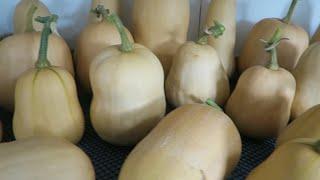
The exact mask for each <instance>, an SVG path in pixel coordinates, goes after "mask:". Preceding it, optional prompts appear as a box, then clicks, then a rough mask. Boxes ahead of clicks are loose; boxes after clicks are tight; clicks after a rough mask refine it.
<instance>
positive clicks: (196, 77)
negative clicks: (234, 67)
mask: <svg viewBox="0 0 320 180" xmlns="http://www.w3.org/2000/svg"><path fill="white" fill-rule="evenodd" d="M224 30H225V28H224V26H223V25H222V24H220V23H219V22H215V25H214V26H212V27H209V28H208V29H206V30H204V31H205V32H204V35H203V36H201V37H200V38H199V40H198V41H197V42H186V43H184V44H183V45H182V46H181V47H180V48H179V50H178V51H177V54H176V55H175V57H174V59H173V64H172V67H171V69H170V72H169V75H168V77H167V79H166V86H165V88H166V95H167V99H168V101H169V103H170V104H172V105H174V106H175V107H178V106H181V105H184V104H189V103H199V102H204V101H206V100H207V99H209V98H210V99H213V100H214V101H216V102H217V103H218V104H219V105H224V103H225V102H226V101H227V99H228V97H229V95H230V88H229V79H228V76H227V74H226V72H225V71H224V68H223V66H222V64H221V62H220V58H219V57H218V53H217V52H216V50H215V49H214V48H212V47H211V46H209V45H208V38H209V37H210V36H215V38H219V36H221V35H222V34H223V32H224Z"/></svg>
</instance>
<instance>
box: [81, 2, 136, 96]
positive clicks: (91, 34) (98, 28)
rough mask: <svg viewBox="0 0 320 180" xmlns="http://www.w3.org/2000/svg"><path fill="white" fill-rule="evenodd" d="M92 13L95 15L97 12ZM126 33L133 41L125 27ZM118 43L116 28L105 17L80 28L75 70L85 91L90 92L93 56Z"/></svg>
mask: <svg viewBox="0 0 320 180" xmlns="http://www.w3.org/2000/svg"><path fill="white" fill-rule="evenodd" d="M106 7H108V6H106ZM95 8H97V7H95ZM92 14H95V15H97V14H98V12H96V13H92ZM126 33H127V36H128V38H129V40H130V41H131V42H133V38H132V35H131V34H130V32H129V31H128V30H127V29H126ZM120 43H121V39H120V35H119V33H118V31H117V28H116V27H115V26H114V25H113V24H112V23H111V22H109V21H108V20H106V19H103V18H101V19H100V21H96V22H95V23H91V24H88V25H87V26H86V27H85V28H84V29H83V30H82V32H81V34H80V36H79V37H78V41H77V47H76V70H77V76H78V79H79V81H80V84H81V85H82V87H83V88H84V89H85V91H86V92H91V87H90V80H89V69H90V64H91V62H92V61H93V59H94V58H95V56H97V55H98V54H99V53H100V52H101V51H102V50H103V49H105V48H107V47H109V46H112V45H118V44H120Z"/></svg>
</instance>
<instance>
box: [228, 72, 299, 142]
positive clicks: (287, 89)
mask: <svg viewBox="0 0 320 180" xmlns="http://www.w3.org/2000/svg"><path fill="white" fill-rule="evenodd" d="M295 88H296V83H295V79H294V77H293V76H292V75H291V73H289V72H288V71H286V70H285V69H282V68H279V69H278V70H271V69H268V68H265V67H262V66H255V67H252V68H249V69H248V70H246V71H245V72H244V73H243V74H242V75H241V76H240V79H239V80H238V83H237V86H236V88H235V90H234V91H233V93H232V94H231V96H230V98H229V100H228V102H227V105H226V113H227V114H228V115H229V116H230V118H231V119H232V120H233V121H234V122H235V124H236V125H237V127H238V128H239V131H240V132H241V133H243V134H245V135H247V136H249V137H253V138H265V137H276V136H277V135H278V134H279V133H280V132H281V131H282V130H283V129H284V128H285V127H286V126H287V124H288V122H289V118H290V110H291V105H292V101H293V98H294V95H295Z"/></svg>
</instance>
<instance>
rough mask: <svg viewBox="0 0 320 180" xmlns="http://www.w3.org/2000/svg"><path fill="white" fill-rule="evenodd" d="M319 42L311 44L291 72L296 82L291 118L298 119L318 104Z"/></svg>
mask: <svg viewBox="0 0 320 180" xmlns="http://www.w3.org/2000/svg"><path fill="white" fill-rule="evenodd" d="M319 59H320V42H316V43H314V44H312V45H311V46H310V47H309V48H308V49H307V50H306V51H305V52H304V53H303V55H302V56H301V58H300V61H299V64H298V66H297V68H296V69H295V70H294V71H293V72H292V73H293V76H294V77H295V78H296V81H297V92H296V96H295V98H294V101H293V105H292V112H291V116H292V118H293V119H295V118H297V117H299V116H300V115H301V114H302V113H304V112H306V111H307V110H308V109H310V108H311V107H313V106H315V105H317V104H320V94H319V91H320V84H318V82H319V81H320V62H319Z"/></svg>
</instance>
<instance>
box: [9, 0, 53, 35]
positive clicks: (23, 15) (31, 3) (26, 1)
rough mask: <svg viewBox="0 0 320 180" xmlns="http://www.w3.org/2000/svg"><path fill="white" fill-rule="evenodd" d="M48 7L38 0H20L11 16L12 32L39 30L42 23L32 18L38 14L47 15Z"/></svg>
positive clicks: (48, 13)
mask: <svg viewBox="0 0 320 180" xmlns="http://www.w3.org/2000/svg"><path fill="white" fill-rule="evenodd" d="M49 15H50V11H49V9H48V8H47V7H46V6H45V5H44V4H43V3H42V2H41V1H39V0H20V2H19V3H18V4H17V6H16V8H15V12H14V17H13V24H14V33H15V34H18V33H24V32H30V31H33V30H34V31H37V32H39V31H41V30H42V27H43V26H42V24H41V23H39V22H36V21H35V20H34V19H35V18H36V17H38V16H49Z"/></svg>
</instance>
